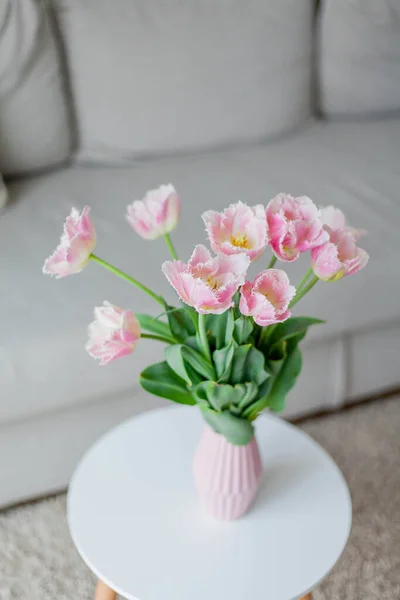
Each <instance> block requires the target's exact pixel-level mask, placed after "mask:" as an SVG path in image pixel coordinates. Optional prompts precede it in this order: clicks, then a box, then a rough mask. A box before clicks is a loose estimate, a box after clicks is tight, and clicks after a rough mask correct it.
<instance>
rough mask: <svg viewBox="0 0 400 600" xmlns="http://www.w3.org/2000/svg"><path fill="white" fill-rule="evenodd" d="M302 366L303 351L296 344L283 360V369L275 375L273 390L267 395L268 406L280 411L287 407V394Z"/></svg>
mask: <svg viewBox="0 0 400 600" xmlns="http://www.w3.org/2000/svg"><path fill="white" fill-rule="evenodd" d="M301 366H302V357H301V352H300V350H299V348H298V347H297V344H296V345H295V346H294V347H293V349H292V350H291V352H290V353H289V354H288V355H287V357H286V360H285V361H284V362H283V365H282V367H281V370H280V371H279V373H278V375H277V376H276V377H275V380H274V381H273V383H272V387H271V391H270V392H269V394H268V396H267V400H268V404H267V406H269V407H270V409H271V410H273V411H275V412H278V411H281V410H283V409H284V408H285V400H286V396H287V394H288V392H289V391H290V390H291V389H292V387H293V386H294V384H295V383H296V379H297V377H298V376H299V373H300V371H301Z"/></svg>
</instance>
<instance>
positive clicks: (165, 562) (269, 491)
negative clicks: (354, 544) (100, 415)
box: [68, 406, 351, 600]
mask: <svg viewBox="0 0 400 600" xmlns="http://www.w3.org/2000/svg"><path fill="white" fill-rule="evenodd" d="M203 426H204V424H203V421H202V417H201V415H200V411H198V409H196V408H195V407H186V406H182V407H181V406H179V407H171V408H163V409H159V410H155V411H152V412H148V413H144V414H142V415H140V416H137V417H135V418H133V419H131V420H129V421H127V422H125V423H123V424H121V425H119V426H118V427H116V428H115V429H113V430H112V431H110V432H109V433H107V434H106V435H105V436H103V437H102V438H101V439H100V440H99V441H98V442H97V443H96V444H95V445H94V446H93V447H92V448H91V449H90V450H89V451H88V452H87V454H86V455H85V456H84V458H83V459H82V461H81V463H80V464H79V466H78V468H77V470H76V471H75V474H74V476H73V478H72V481H71V484H70V488H69V493H68V522H69V527H70V531H71V535H72V538H73V540H74V543H75V545H76V547H77V550H78V552H79V553H80V555H81V557H82V558H83V560H84V561H85V562H86V564H87V565H88V567H89V568H90V569H91V570H92V571H93V572H94V573H95V575H97V577H99V578H100V579H102V580H103V581H104V582H105V583H106V584H107V585H108V586H109V587H111V588H112V589H114V590H115V591H116V592H118V593H119V594H120V595H121V596H123V597H124V598H127V599H128V600H188V599H190V600H204V599H205V598H206V599H207V600H225V599H227V598H229V600H268V599H271V600H295V599H297V598H299V597H301V596H302V595H304V594H306V593H307V592H308V591H310V590H312V589H313V588H315V587H316V586H317V585H318V583H319V582H320V581H321V580H322V579H323V578H324V577H325V576H326V575H327V574H328V573H329V571H330V570H331V569H332V567H333V566H334V564H335V563H336V561H337V559H338V558H339V556H340V555H341V553H342V551H343V549H344V547H345V545H346V542H347V539H348V536H349V533H350V528H351V499H350V494H349V490H348V488H347V485H346V482H345V480H344V478H343V476H342V474H341V472H340V470H339V469H338V467H337V466H336V464H335V463H334V461H333V460H332V459H331V458H330V456H329V455H328V454H327V453H326V452H325V450H323V449H322V448H321V447H320V446H319V445H318V444H317V443H316V442H315V441H314V440H312V439H311V438H310V437H309V436H307V435H306V434H305V433H304V432H302V431H301V430H300V429H298V428H296V427H295V426H293V425H291V424H289V423H287V422H286V421H284V420H283V419H280V418H278V417H276V416H272V415H268V414H267V415H265V416H264V415H263V416H261V417H259V418H258V419H257V421H256V423H255V426H256V435H257V439H258V442H259V446H260V453H261V457H262V461H263V465H264V476H263V480H262V484H261V489H260V492H259V494H258V496H257V499H256V501H255V503H254V505H253V507H252V509H251V510H250V512H249V513H247V514H246V515H245V516H244V517H243V518H241V519H239V520H238V521H233V522H228V523H227V522H220V521H217V520H215V519H214V518H212V517H211V516H209V515H207V514H206V513H205V512H204V511H203V510H202V507H201V506H200V505H199V502H198V499H197V495H196V490H195V487H194V483H193V477H192V459H193V454H194V451H195V448H196V445H197V443H198V441H199V438H200V435H201V431H202V428H203Z"/></svg>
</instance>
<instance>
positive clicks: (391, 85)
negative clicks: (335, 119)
mask: <svg viewBox="0 0 400 600" xmlns="http://www.w3.org/2000/svg"><path fill="white" fill-rule="evenodd" d="M318 46H319V48H318V61H319V79H320V97H321V108H322V111H323V112H324V113H325V114H326V115H369V114H384V113H391V112H393V111H400V2H399V0H323V2H322V3H321V11H320V15H319V35H318Z"/></svg>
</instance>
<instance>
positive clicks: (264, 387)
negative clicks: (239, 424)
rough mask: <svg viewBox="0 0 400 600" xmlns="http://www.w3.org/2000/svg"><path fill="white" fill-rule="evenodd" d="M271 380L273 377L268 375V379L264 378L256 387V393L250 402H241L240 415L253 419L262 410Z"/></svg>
mask: <svg viewBox="0 0 400 600" xmlns="http://www.w3.org/2000/svg"><path fill="white" fill-rule="evenodd" d="M273 381H274V378H273V377H269V378H268V379H266V380H265V381H264V383H262V384H261V385H260V386H259V388H258V389H257V395H256V396H255V398H253V400H252V401H251V402H248V403H246V404H245V403H244V402H242V403H241V409H242V413H241V416H242V417H243V418H244V419H249V420H250V421H253V420H254V419H255V417H256V416H258V413H259V412H261V411H262V410H264V408H265V407H266V396H267V395H268V392H269V390H270V388H271V385H272V383H273Z"/></svg>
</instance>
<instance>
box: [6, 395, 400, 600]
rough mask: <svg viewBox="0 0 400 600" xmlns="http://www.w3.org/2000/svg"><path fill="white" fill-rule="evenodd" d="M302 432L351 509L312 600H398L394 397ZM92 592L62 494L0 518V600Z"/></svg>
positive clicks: (399, 455) (399, 403)
mask: <svg viewBox="0 0 400 600" xmlns="http://www.w3.org/2000/svg"><path fill="white" fill-rule="evenodd" d="M301 428H302V429H304V430H305V431H306V432H307V433H309V434H310V435H311V436H312V437H314V438H315V439H316V440H317V441H318V442H320V444H322V446H324V447H325V448H326V449H327V450H328V452H329V453H330V454H331V455H332V456H333V457H334V459H335V460H336V462H337V463H338V465H339V466H340V468H341V469H342V471H343V473H344V475H345V477H346V479H347V481H348V484H349V486H350V490H351V495H352V499H353V509H354V517H353V529H352V533H351V536H350V540H349V543H348V545H347V548H346V550H345V552H344V553H343V555H342V557H341V559H340V560H339V562H338V564H337V565H336V566H335V568H334V570H333V571H332V573H331V574H330V575H329V577H328V578H327V579H326V580H325V581H324V582H323V583H322V585H321V586H320V587H319V588H318V589H317V590H316V591H315V593H314V598H315V600H398V599H399V598H400V398H398V397H397V398H390V399H385V400H380V401H376V402H374V403H371V404H366V405H361V406H358V407H356V408H352V409H350V410H347V411H344V412H341V413H337V414H333V415H329V416H325V417H320V418H318V419H313V420H310V421H308V422H304V423H302V424H301ZM288 576H290V573H288ZM93 589H94V579H93V577H92V575H91V574H90V572H89V571H88V570H87V568H86V567H85V566H84V564H83V563H82V561H81V559H80V558H79V557H78V555H77V553H76V551H75V549H74V547H73V545H72V542H71V540H70V537H69V534H68V529H67V524H66V518H65V496H64V495H62V496H58V497H54V498H50V499H48V500H43V501H41V502H37V503H32V504H30V505H25V506H22V507H20V508H16V509H11V510H8V511H5V512H3V513H0V598H1V600H15V599H18V600H20V599H21V600H92V598H93ZM160 600H161V599H160ZM188 600H189V599H188ZM244 600H247V599H244ZM269 600H273V598H271V599H269Z"/></svg>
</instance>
